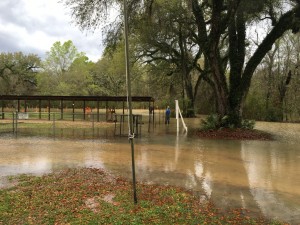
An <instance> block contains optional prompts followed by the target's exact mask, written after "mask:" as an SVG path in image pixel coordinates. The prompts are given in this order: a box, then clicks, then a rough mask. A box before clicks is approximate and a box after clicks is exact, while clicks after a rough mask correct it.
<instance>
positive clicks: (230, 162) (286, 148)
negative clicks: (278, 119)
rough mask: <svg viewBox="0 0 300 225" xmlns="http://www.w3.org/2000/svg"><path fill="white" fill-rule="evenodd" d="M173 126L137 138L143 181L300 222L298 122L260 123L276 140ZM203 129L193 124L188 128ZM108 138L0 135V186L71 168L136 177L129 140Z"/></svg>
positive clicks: (158, 127) (196, 122)
mask: <svg viewBox="0 0 300 225" xmlns="http://www.w3.org/2000/svg"><path fill="white" fill-rule="evenodd" d="M171 122H173V123H171V124H170V125H169V126H166V125H164V124H160V125H159V124H156V125H155V126H153V127H151V129H150V132H148V126H147V125H145V126H144V128H143V130H142V136H141V137H138V138H135V139H134V143H135V145H134V146H135V159H136V178H137V181H143V182H148V183H159V184H169V185H177V186H182V187H185V188H188V189H191V190H193V191H195V192H196V193H197V194H199V197H200V198H201V199H212V200H213V201H214V202H215V204H216V206H217V207H219V208H221V209H224V210H225V209H227V208H231V207H234V208H236V207H238V208H247V209H250V210H251V211H253V212H254V213H262V214H263V215H264V216H266V217H268V218H273V219H279V220H283V221H287V222H289V223H291V224H300V142H299V137H300V124H288V123H265V122H257V124H256V128H257V129H260V130H265V131H268V132H272V133H274V134H276V141H237V140H208V139H199V138H195V137H194V136H192V135H185V134H184V133H183V132H182V131H180V133H179V135H177V133H176V127H175V124H174V122H175V121H174V120H173V121H171ZM199 124H200V120H199V119H189V120H187V126H188V128H189V129H190V130H193V129H194V128H196V127H198V126H199ZM108 129H109V128H108ZM73 132H74V131H73ZM56 133H57V132H56ZM103 133H105V135H103V136H102V137H101V136H100V137H97V138H96V139H89V138H87V139H85V138H82V137H81V138H76V135H75V138H74V137H73V138H72V137H71V138H70V137H68V138H58V137H55V138H52V137H42V136H39V135H34V136H27V135H21V134H19V135H18V136H16V135H13V134H1V135H0V154H1V158H0V187H4V186H6V185H7V179H6V177H7V176H10V175H16V174H21V173H30V174H37V175H40V174H44V173H48V172H52V171H55V170H59V169H62V168H66V167H96V168H104V169H106V170H108V171H110V172H112V173H116V174H119V175H122V176H125V177H128V178H131V153H130V151H131V149H130V144H129V142H128V140H127V138H125V137H114V136H110V135H107V133H110V132H103ZM190 133H192V132H189V134H190ZM57 136H63V135H61V134H58V135H57Z"/></svg>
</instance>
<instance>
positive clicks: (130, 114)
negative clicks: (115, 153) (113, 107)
mask: <svg viewBox="0 0 300 225" xmlns="http://www.w3.org/2000/svg"><path fill="white" fill-rule="evenodd" d="M127 10H128V8H127V1H126V0H124V21H125V22H124V26H125V27H124V31H125V61H126V82H127V98H128V108H129V140H130V144H131V161H132V162H131V163H132V182H133V199H134V204H136V203H137V195H136V181H135V160H134V134H133V133H132V130H133V119H132V99H131V81H130V70H129V45H128V11H127Z"/></svg>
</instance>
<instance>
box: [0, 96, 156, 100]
mask: <svg viewBox="0 0 300 225" xmlns="http://www.w3.org/2000/svg"><path fill="white" fill-rule="evenodd" d="M131 98H132V101H133V102H154V98H152V97H149V96H132V97H131ZM0 100H52V101H55V100H63V101H109V102H125V101H127V96H57V95H55V96H54V95H0Z"/></svg>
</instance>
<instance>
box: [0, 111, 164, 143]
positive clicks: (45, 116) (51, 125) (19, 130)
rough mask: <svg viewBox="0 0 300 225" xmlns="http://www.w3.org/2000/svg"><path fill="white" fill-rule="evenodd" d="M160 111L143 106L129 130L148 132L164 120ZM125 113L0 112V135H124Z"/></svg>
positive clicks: (126, 115) (127, 130)
mask: <svg viewBox="0 0 300 225" xmlns="http://www.w3.org/2000/svg"><path fill="white" fill-rule="evenodd" d="M164 120H165V115H164V111H163V112H162V110H156V113H155V114H154V113H149V112H148V111H147V110H144V111H137V113H135V114H133V129H134V130H133V132H134V134H135V136H136V137H138V136H139V137H140V136H142V131H143V132H151V130H153V129H154V127H155V126H156V125H157V124H164ZM128 132H129V126H128V114H123V113H122V112H121V111H120V112H119V111H117V113H116V112H108V113H107V112H102V113H97V112H96V113H86V114H83V113H77V112H74V113H72V112H68V113H66V112H64V113H63V114H62V113H60V112H51V113H48V112H0V135H1V134H4V133H13V134H16V135H43V136H49V137H52V136H53V137H58V136H64V137H69V136H74V137H75V136H76V135H77V136H79V137H91V138H94V137H99V136H102V135H104V136H128Z"/></svg>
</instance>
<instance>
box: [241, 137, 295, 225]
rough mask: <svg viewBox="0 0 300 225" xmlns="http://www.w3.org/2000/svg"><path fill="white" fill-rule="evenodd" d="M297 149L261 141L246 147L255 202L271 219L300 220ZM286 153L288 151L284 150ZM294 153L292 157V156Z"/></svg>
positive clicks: (244, 158)
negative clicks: (254, 146)
mask: <svg viewBox="0 0 300 225" xmlns="http://www.w3.org/2000/svg"><path fill="white" fill-rule="evenodd" d="M296 148H297V146H293V145H288V144H286V143H282V144H278V143H277V144H276V145H274V144H273V143H272V142H257V143H256V148H253V144H252V145H247V143H246V144H243V145H242V154H241V155H242V159H243V160H247V164H245V168H246V171H247V174H248V179H249V187H250V191H251V194H252V195H253V196H254V200H255V201H256V202H257V204H258V205H259V207H260V208H261V210H262V212H263V214H264V215H265V216H267V217H271V218H276V217H279V216H280V219H281V220H284V221H287V222H290V223H292V224H293V223H297V222H299V221H300V206H299V196H300V190H299V183H298V185H297V178H298V177H299V172H297V171H300V165H299V162H297V159H295V154H294V153H293V152H294V151H295V150H296ZM283 150H284V151H283ZM291 153H292V154H291Z"/></svg>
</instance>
